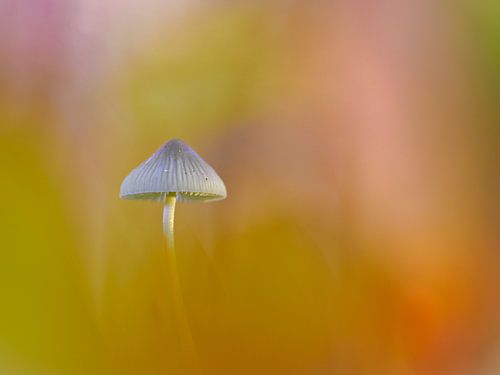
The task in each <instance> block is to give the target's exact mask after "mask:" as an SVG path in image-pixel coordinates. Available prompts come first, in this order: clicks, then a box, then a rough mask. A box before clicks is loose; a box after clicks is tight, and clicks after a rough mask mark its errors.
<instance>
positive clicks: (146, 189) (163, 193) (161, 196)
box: [120, 139, 226, 357]
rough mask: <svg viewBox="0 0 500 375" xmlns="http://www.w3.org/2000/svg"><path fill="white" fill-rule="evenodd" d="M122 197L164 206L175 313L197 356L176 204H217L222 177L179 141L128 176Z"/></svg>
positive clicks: (186, 342)
mask: <svg viewBox="0 0 500 375" xmlns="http://www.w3.org/2000/svg"><path fill="white" fill-rule="evenodd" d="M120 198H124V199H146V200H159V201H162V202H164V205H163V232H164V234H165V237H166V239H167V256H168V265H169V271H170V279H171V282H172V285H171V287H172V293H173V294H172V297H173V298H174V310H175V314H176V318H177V322H178V324H179V326H180V333H181V336H182V340H183V342H184V345H185V346H186V348H187V349H188V350H189V351H190V352H191V353H192V354H193V356H194V357H196V348H195V346H194V342H193V339H192V336H191V332H190V329H189V324H188V321H187V317H186V313H185V311H184V310H185V309H184V303H183V299H182V293H181V288H180V283H179V277H178V274H177V265H176V260H175V248H174V213H175V203H176V201H177V200H180V201H215V200H220V199H224V198H226V187H225V186H224V183H223V182H222V180H221V178H220V177H219V176H218V175H217V173H216V172H215V171H214V170H213V168H212V167H211V166H210V165H208V164H207V162H205V161H204V160H203V159H202V158H201V157H200V156H199V155H198V154H197V153H196V152H195V151H194V150H193V149H192V148H191V147H189V146H188V145H187V144H186V143H184V142H182V141H181V140H179V139H172V140H171V141H168V142H167V143H165V144H164V145H163V146H161V147H160V148H159V149H158V150H157V151H156V152H155V153H154V154H153V155H151V157H150V158H149V159H148V160H146V161H145V162H143V163H142V164H141V165H139V166H138V167H137V168H135V169H134V170H132V172H130V174H129V175H128V176H127V177H125V180H123V182H122V185H121V188H120Z"/></svg>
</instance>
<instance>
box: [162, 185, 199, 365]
mask: <svg viewBox="0 0 500 375" xmlns="http://www.w3.org/2000/svg"><path fill="white" fill-rule="evenodd" d="M176 200H177V198H176V193H169V194H167V195H166V197H165V204H164V206H163V233H164V234H165V237H166V240H167V262H168V271H169V276H170V288H171V295H172V304H173V310H174V314H175V319H176V321H177V324H178V328H179V336H180V340H181V345H182V347H183V348H184V349H185V350H186V354H188V355H190V356H191V357H192V358H191V360H192V359H194V360H195V362H197V355H196V347H195V345H194V341H193V337H192V335H191V329H190V327H189V322H188V319H187V314H186V309H185V307H184V300H183V298H182V290H181V285H180V279H179V273H178V271H177V260H176V256H175V246H174V216H175V203H176Z"/></svg>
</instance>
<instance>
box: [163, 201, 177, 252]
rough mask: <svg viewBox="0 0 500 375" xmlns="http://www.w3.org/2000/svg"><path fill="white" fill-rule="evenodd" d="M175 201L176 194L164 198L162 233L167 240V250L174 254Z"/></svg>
mask: <svg viewBox="0 0 500 375" xmlns="http://www.w3.org/2000/svg"><path fill="white" fill-rule="evenodd" d="M176 201H177V198H176V194H175V193H170V194H167V196H166V197H165V205H164V206H163V233H164V234H165V237H166V238H167V250H168V251H169V252H170V251H171V252H175V249H174V217H175V202H176Z"/></svg>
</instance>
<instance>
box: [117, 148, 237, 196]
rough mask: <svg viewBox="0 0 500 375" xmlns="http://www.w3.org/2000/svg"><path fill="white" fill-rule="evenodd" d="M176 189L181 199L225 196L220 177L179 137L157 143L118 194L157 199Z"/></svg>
mask: <svg viewBox="0 0 500 375" xmlns="http://www.w3.org/2000/svg"><path fill="white" fill-rule="evenodd" d="M169 193H176V194H177V198H179V199H181V200H201V201H212V200H219V199H224V198H226V195H227V193H226V187H225V186H224V182H222V180H221V178H220V177H219V176H218V175H217V173H216V172H215V171H214V170H213V168H212V167H211V166H210V165H208V164H207V162H205V161H204V160H203V159H202V158H201V157H200V156H199V155H198V154H197V153H196V152H195V151H194V150H193V149H192V148H191V147H189V146H188V145H187V144H186V143H184V142H183V141H181V140H179V139H172V140H171V141H168V142H167V143H165V144H164V145H163V146H161V147H160V148H159V149H158V150H157V151H156V152H155V153H154V154H153V155H151V157H150V158H149V159H148V160H146V161H145V162H143V163H142V164H141V165H139V166H138V167H137V168H135V169H134V170H132V172H130V174H129V175H128V176H127V177H125V180H123V182H122V186H121V188H120V198H124V199H149V200H161V199H164V198H165V195H166V194H169Z"/></svg>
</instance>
